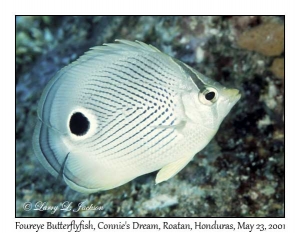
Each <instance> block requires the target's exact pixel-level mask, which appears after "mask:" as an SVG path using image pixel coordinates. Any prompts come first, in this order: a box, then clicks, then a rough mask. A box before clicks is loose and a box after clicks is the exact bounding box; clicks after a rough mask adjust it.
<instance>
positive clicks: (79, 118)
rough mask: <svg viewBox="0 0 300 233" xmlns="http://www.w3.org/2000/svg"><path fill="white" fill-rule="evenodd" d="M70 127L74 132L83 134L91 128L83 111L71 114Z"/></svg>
mask: <svg viewBox="0 0 300 233" xmlns="http://www.w3.org/2000/svg"><path fill="white" fill-rule="evenodd" d="M69 127H70V130H71V132H72V134H75V135H77V136H83V135H85V134H86V133H87V131H88V130H89V128H90V122H89V120H88V119H87V118H86V116H85V115H83V114H82V113H81V112H75V113H74V114H73V115H72V116H71V119H70V122H69Z"/></svg>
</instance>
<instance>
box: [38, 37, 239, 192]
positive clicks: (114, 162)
mask: <svg viewBox="0 0 300 233" xmlns="http://www.w3.org/2000/svg"><path fill="white" fill-rule="evenodd" d="M240 96H241V95H240V94H239V91H238V90H236V89H228V88H226V87H224V86H222V85H221V84H219V83H218V82H215V81H213V80H211V79H209V78H207V77H205V76H204V75H203V74H201V73H199V72H197V71H196V70H194V69H193V68H191V67H190V66H188V65H186V64H184V63H182V62H180V61H178V60H176V59H174V58H172V57H170V56H168V55H166V54H164V53H162V52H161V51H159V50H158V49H156V48H155V47H153V46H151V45H147V44H145V43H142V42H139V41H136V42H131V41H126V40H117V41H116V43H112V44H104V45H103V46H97V47H93V48H91V49H90V50H89V51H88V52H86V53H85V54H84V55H83V56H81V57H80V58H79V59H78V60H76V61H75V62H73V63H71V64H69V65H68V66H66V67H64V68H63V69H61V70H60V71H59V72H58V73H57V74H56V75H55V76H54V77H53V78H52V79H51V81H50V82H49V83H48V84H47V86H46V88H45V90H44V91H43V94H42V97H41V99H40V102H39V106H38V122H37V125H36V127H35V131H34V135H33V148H34V153H35V154H36V155H37V157H38V159H39V161H40V162H41V163H42V164H43V166H44V167H45V168H46V169H47V170H48V171H49V172H50V173H51V174H53V175H54V176H56V177H57V176H59V174H61V175H62V176H63V178H64V180H65V182H66V183H67V184H68V185H69V186H70V187H71V188H72V189H74V190H76V191H78V192H83V193H93V192H97V191H100V190H108V189H112V188H115V187H118V186H120V185H122V184H125V183H127V182H129V181H131V180H132V179H134V178H136V177H138V176H141V175H143V174H146V173H150V172H153V171H156V170H159V169H160V170H159V172H158V174H157V176H156V180H155V181H156V183H160V182H162V181H165V180H168V179H170V178H171V177H173V176H174V175H176V174H177V173H178V172H179V171H180V170H181V169H183V168H184V167H185V166H186V165H187V164H188V163H189V162H190V161H191V160H192V159H193V157H194V155H195V154H196V153H197V152H199V151H201V150H202V149H203V148H204V147H205V146H206V145H207V144H208V143H209V141H210V140H211V139H212V138H213V136H214V135H215V134H216V132H217V130H218V128H219V126H220V124H221V122H222V121H223V119H224V117H225V116H226V115H227V114H228V112H229V111H230V109H231V108H232V107H233V106H234V105H235V103H236V102H237V101H238V100H239V99H240Z"/></svg>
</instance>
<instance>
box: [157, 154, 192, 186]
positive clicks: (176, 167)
mask: <svg viewBox="0 0 300 233" xmlns="http://www.w3.org/2000/svg"><path fill="white" fill-rule="evenodd" d="M192 158H193V157H191V156H186V157H183V158H181V159H179V160H177V161H175V162H173V163H170V164H168V165H166V166H164V167H163V168H162V169H160V171H159V172H158V173H157V175H156V179H155V183H156V184H159V183H161V182H163V181H166V180H168V179H170V178H171V177H173V176H175V175H176V174H177V173H178V172H180V171H181V170H182V169H183V168H184V167H185V166H186V165H187V164H188V163H189V162H190V161H191V160H192Z"/></svg>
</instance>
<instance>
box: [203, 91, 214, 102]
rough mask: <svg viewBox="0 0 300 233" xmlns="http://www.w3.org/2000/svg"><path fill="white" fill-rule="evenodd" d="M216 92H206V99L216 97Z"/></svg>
mask: <svg viewBox="0 0 300 233" xmlns="http://www.w3.org/2000/svg"><path fill="white" fill-rule="evenodd" d="M215 95H216V94H215V93H214V92H213V91H211V92H208V93H207V94H205V99H207V100H212V99H213V98H214V97H215Z"/></svg>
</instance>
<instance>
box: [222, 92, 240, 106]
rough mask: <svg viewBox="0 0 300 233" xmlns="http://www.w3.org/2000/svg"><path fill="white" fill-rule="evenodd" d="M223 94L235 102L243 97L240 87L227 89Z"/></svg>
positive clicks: (231, 101)
mask: <svg viewBox="0 0 300 233" xmlns="http://www.w3.org/2000/svg"><path fill="white" fill-rule="evenodd" d="M223 94H224V96H226V99H227V100H228V101H229V102H230V103H233V104H235V103H236V102H237V101H238V100H239V99H240V98H241V93H240V91H239V90H238V89H225V90H224V92H223Z"/></svg>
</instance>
